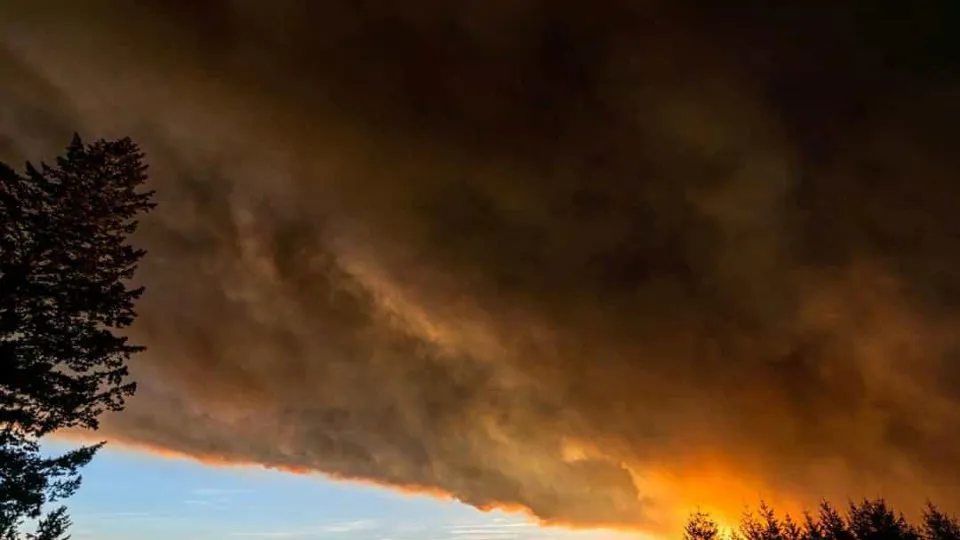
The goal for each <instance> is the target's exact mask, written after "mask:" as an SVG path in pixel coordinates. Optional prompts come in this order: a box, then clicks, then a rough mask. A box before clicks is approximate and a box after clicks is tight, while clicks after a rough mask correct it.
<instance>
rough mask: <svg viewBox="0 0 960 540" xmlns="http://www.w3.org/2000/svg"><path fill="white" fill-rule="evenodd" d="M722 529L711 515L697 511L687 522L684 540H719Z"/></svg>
mask: <svg viewBox="0 0 960 540" xmlns="http://www.w3.org/2000/svg"><path fill="white" fill-rule="evenodd" d="M719 538H720V529H719V528H718V527H717V524H716V522H714V521H713V520H712V519H711V518H710V516H709V515H707V514H706V513H704V512H700V511H697V512H695V513H694V514H693V515H691V516H690V519H689V520H687V526H686V527H685V528H684V530H683V540H719Z"/></svg>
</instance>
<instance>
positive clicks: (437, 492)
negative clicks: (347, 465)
mask: <svg viewBox="0 0 960 540" xmlns="http://www.w3.org/2000/svg"><path fill="white" fill-rule="evenodd" d="M51 439H54V440H58V441H61V442H72V443H77V444H96V443H99V442H101V441H106V442H107V444H108V446H109V448H110V449H111V450H120V451H124V452H134V453H140V454H149V455H152V456H155V457H160V458H163V459H174V460H186V461H193V462H196V463H200V464H202V465H205V466H208V467H216V468H248V469H249V468H260V469H268V470H275V471H280V472H284V473H291V474H296V475H303V476H321V477H324V478H326V479H328V480H332V481H334V482H340V483H351V484H357V485H362V486H368V487H374V488H378V489H387V490H390V491H393V492H395V493H400V494H402V495H405V496H415V497H430V498H434V499H438V500H444V501H457V502H462V501H460V499H459V498H457V497H456V496H455V495H453V494H451V493H449V492H446V491H444V490H442V489H438V488H436V487H434V486H427V485H419V484H395V483H382V482H377V481H375V480H372V479H369V478H359V477H349V476H345V475H339V474H334V473H329V472H325V471H320V470H316V469H310V468H307V467H294V466H290V465H282V464H271V463H258V462H254V461H247V460H242V459H234V458H226V457H224V456H219V455H216V454H207V453H187V452H180V451H178V450H172V449H169V448H163V447H160V446H155V445H151V444H147V443H143V442H138V441H130V440H124V439H116V438H110V437H96V436H93V435H90V434H86V433H79V432H60V433H57V434H56V435H54V436H52V437H51ZM470 506H471V507H473V508H476V509H478V510H480V511H481V512H494V511H502V512H505V513H509V514H517V515H522V516H523V517H524V518H526V519H528V520H529V521H530V522H532V523H535V524H536V525H539V526H542V527H555V528H562V529H567V530H572V531H597V530H606V531H610V532H617V533H641V534H651V533H652V532H653V531H650V530H647V529H643V528H640V527H637V526H625V525H623V524H619V523H598V524H595V525H591V526H585V525H583V524H577V523H570V522H566V521H563V520H552V519H551V520H546V519H542V518H539V517H537V516H536V515H534V514H533V512H532V511H531V510H530V509H529V508H527V507H525V506H523V505H519V504H509V503H496V504H489V505H475V504H471V505H470Z"/></svg>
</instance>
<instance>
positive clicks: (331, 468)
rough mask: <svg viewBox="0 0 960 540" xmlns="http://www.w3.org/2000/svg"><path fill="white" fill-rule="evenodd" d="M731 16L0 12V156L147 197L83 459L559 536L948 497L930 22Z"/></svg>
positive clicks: (717, 7) (129, 7)
mask: <svg viewBox="0 0 960 540" xmlns="http://www.w3.org/2000/svg"><path fill="white" fill-rule="evenodd" d="M734 4H735V5H730V3H729V2H726V3H719V2H716V3H711V2H700V3H693V2H689V3H684V2H680V3H677V2H669V3H657V2H626V1H624V2H619V1H613V0H610V1H601V2H591V3H589V4H587V3H582V2H564V1H560V2H535V1H533V0H527V1H514V2H507V1H493V2H490V1H486V2H480V1H466V2H458V3H448V2H434V1H425V2H420V3H416V4H411V3H409V2H404V3H400V2H390V1H387V2H353V1H351V2H347V1H330V2H293V1H285V0H280V1H274V2H268V3H264V2H255V1H252V0H235V1H226V0H221V1H206V2H203V1H197V2H186V1H169V0H167V1H163V2H160V1H156V2H154V1H144V2H136V3H126V2H119V1H118V2H107V1H90V2H84V3H67V2H63V3H61V2H53V1H46V2H45V1H39V2H38V1H33V2H25V1H23V2H21V1H12V2H9V1H8V2H4V3H3V6H2V7H0V21H3V22H2V23H0V24H2V25H3V33H2V35H3V36H4V37H3V42H2V43H3V46H4V50H3V52H2V54H0V73H2V74H3V76H4V80H5V83H4V85H3V87H2V88H0V97H2V98H3V99H2V104H0V129H2V133H0V150H2V152H3V153H4V155H5V157H7V158H9V159H14V160H21V159H24V158H28V157H29V158H33V159H36V158H38V157H41V156H43V155H50V152H52V151H53V150H51V149H55V148H57V146H58V145H62V144H63V143H64V142H66V137H65V134H69V132H70V131H71V130H74V129H78V130H80V131H82V132H83V133H85V134H87V135H88V136H91V137H92V136H113V135H126V134H130V135H132V136H134V137H135V138H136V139H137V140H138V141H140V142H141V143H142V145H143V147H144V149H145V150H146V151H147V153H148V155H149V156H150V160H151V163H152V167H153V168H152V171H153V182H154V185H155V187H156V189H157V190H158V196H159V198H160V201H159V202H160V207H159V209H158V211H157V212H156V213H155V214H154V215H152V216H151V217H150V218H149V219H148V220H147V221H146V222H145V223H144V227H143V231H142V235H141V241H142V242H143V243H144V245H145V246H146V247H147V248H148V249H149V252H150V256H149V259H148V260H147V261H146V262H145V264H144V266H143V268H142V272H141V279H142V280H143V281H144V282H145V283H146V284H147V285H148V287H149V293H148V295H147V297H145V299H144V301H143V304H142V307H141V310H140V311H141V317H140V321H139V323H138V326H137V328H136V334H137V336H138V338H139V339H140V341H142V342H143V343H144V344H146V345H147V346H148V347H149V352H148V353H146V354H145V355H144V356H143V358H142V359H140V360H138V363H137V365H136V366H135V373H136V375H137V378H138V379H139V381H140V383H141V391H140V393H139V395H138V396H137V398H135V399H134V400H133V401H131V403H130V405H129V408H128V410H127V411H125V412H124V413H123V414H120V415H117V416H115V417H112V418H110V419H109V421H108V422H106V424H105V429H106V430H107V431H108V432H109V433H110V435H111V436H114V437H117V438H120V439H125V440H128V441H131V442H135V443H141V444H150V445H153V446H156V447H160V448H166V449H171V450H175V451H179V452H186V453H190V454H194V455H198V456H207V457H211V456H215V457H220V458H225V459H228V460H236V461H243V462H251V461H252V462H260V463H264V464H267V465H272V466H283V467H288V468H297V469H309V470H317V471H322V472H326V473H330V474H334V475H337V476H342V477H348V478H357V479H365V480H374V481H378V482H382V483H386V484H391V485H396V486H406V487H415V488H420V489H425V490H437V489H439V490H442V491H446V492H449V493H451V494H452V495H454V496H456V497H458V498H460V499H461V500H463V501H465V502H468V503H470V504H474V505H477V506H481V507H486V506H493V505H505V506H511V507H516V506H522V507H526V508H527V509H529V510H530V511H531V512H533V513H534V514H535V515H537V516H539V517H540V518H543V519H544V520H547V521H553V522H566V523H572V524H576V525H596V524H619V525H637V526H641V527H649V528H656V527H658V526H664V524H666V523H669V522H671V520H673V519H674V518H675V516H676V515H677V512H681V513H685V512H686V511H687V510H688V508H687V507H685V506H683V505H688V504H696V503H701V504H706V505H711V506H716V507H718V508H731V509H733V510H734V511H735V512H736V511H738V510H739V507H740V506H739V505H740V503H741V502H742V501H741V500H740V499H737V497H740V496H741V494H743V493H747V496H752V495H753V494H754V493H760V492H763V493H768V494H774V495H776V496H781V497H783V498H785V499H786V500H790V501H799V502H815V501H816V500H817V499H818V498H819V497H820V496H824V495H826V496H833V497H846V496H859V495H872V494H876V493H878V492H882V493H883V494H884V495H888V496H892V497H891V498H899V499H900V500H902V502H904V503H907V504H914V505H919V504H920V503H921V502H922V501H923V500H925V499H926V498H927V497H932V498H934V499H939V500H941V501H943V503H944V504H946V505H948V506H949V505H953V506H956V505H957V504H960V492H958V491H957V489H958V488H957V486H958V485H960V482H958V481H957V480H958V479H960V465H958V464H960V453H958V449H960V440H958V434H957V430H956V429H955V427H956V426H957V425H960V424H958V423H960V391H958V384H960V368H958V367H957V366H958V365H960V364H958V363H957V360H956V355H957V353H958V352H960V351H958V343H957V342H956V337H955V336H956V335H957V332H956V330H957V314H958V310H957V307H958V299H960V292H958V291H960V260H958V258H957V257H958V256H957V254H958V253H960V220H958V219H957V218H956V217H955V214H956V209H957V207H958V204H960V185H958V184H957V183H956V178H957V171H958V163H957V161H958V156H960V153H958V152H957V151H956V150H957V149H956V145H955V143H954V140H955V139H956V136H955V133H954V131H955V127H954V126H955V125H956V121H957V120H960V115H958V112H960V111H958V103H960V100H958V99H957V97H958V95H957V92H958V86H957V75H958V71H957V68H958V58H957V53H956V52H955V51H960V47H958V46H957V45H958V44H957V43H956V38H955V37H953V36H952V34H951V33H950V31H949V29H950V28H952V27H953V26H954V23H956V22H958V17H957V8H956V7H955V6H954V5H953V3H952V2H948V1H944V2H933V1H931V2H918V3H914V4H910V5H905V4H902V3H893V2H875V1H874V2H866V1H863V2H859V1H852V2H845V3H843V5H841V6H835V7H831V8H824V9H817V8H814V7H811V6H809V5H808V4H803V3H799V2H797V3H789V4H791V5H787V4H783V3H778V4H777V6H776V7H773V6H772V5H771V6H769V7H762V6H761V7H758V6H754V5H753V4H756V3H747V2H741V3H734ZM737 4H739V5H737ZM706 469H709V470H710V471H712V472H711V474H714V475H715V476H714V477H711V478H720V477H723V478H728V479H729V481H727V483H726V484H723V485H717V486H713V484H709V482H707V480H703V482H700V483H698V482H697V480H696V478H695V476H696V475H699V474H704V472H703V471H704V470H706ZM704 478H706V477H704ZM691 486H693V487H691ZM696 486H700V487H696ZM704 486H707V487H704ZM710 486H713V487H710ZM744 486H749V487H744ZM708 488H709V489H708ZM894 488H896V490H897V491H896V493H895V494H893V493H890V491H889V490H893V489H894ZM750 490H753V491H752V492H751V491H750Z"/></svg>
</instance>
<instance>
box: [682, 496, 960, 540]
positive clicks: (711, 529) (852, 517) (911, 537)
mask: <svg viewBox="0 0 960 540" xmlns="http://www.w3.org/2000/svg"><path fill="white" fill-rule="evenodd" d="M683 538H684V540H725V539H726V540H960V522H958V520H957V518H956V516H953V515H950V514H947V513H945V512H943V511H941V510H940V509H938V508H937V507H936V506H934V505H933V504H928V505H927V507H926V508H925V509H924V511H923V513H922V515H921V516H920V519H919V521H916V522H911V521H909V520H907V518H906V517H904V515H903V514H902V513H900V512H898V511H897V510H895V509H893V508H892V507H891V506H890V505H889V504H888V503H887V502H886V501H885V500H884V499H865V500H863V501H861V502H851V503H849V504H848V505H847V508H846V510H845V511H843V512H841V511H840V510H838V509H837V508H836V507H835V506H833V505H831V504H830V503H827V502H824V503H822V504H821V505H820V507H819V508H818V509H817V511H816V512H805V513H804V514H803V515H802V516H800V517H799V518H794V517H791V516H790V515H788V514H783V515H778V514H777V512H776V511H775V510H774V509H773V508H771V507H770V506H768V505H766V504H761V505H760V508H759V509H758V510H757V511H755V512H746V513H745V514H744V515H743V518H742V519H741V521H740V527H739V528H738V529H737V530H735V531H721V530H720V528H719V527H718V526H717V523H716V522H715V521H714V520H713V519H712V518H711V517H710V515H708V514H706V513H703V512H696V513H694V514H693V515H691V516H690V520H689V521H688V522H687V526H686V528H685V529H684V534H683Z"/></svg>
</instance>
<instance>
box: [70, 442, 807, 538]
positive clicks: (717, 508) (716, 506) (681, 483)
mask: <svg viewBox="0 0 960 540" xmlns="http://www.w3.org/2000/svg"><path fill="white" fill-rule="evenodd" d="M51 438H52V439H54V440H59V441H61V442H72V443H77V444H95V443H98V442H100V441H103V440H106V441H107V443H108V446H109V448H110V449H111V450H114V451H117V450H119V451H121V452H132V453H139V454H149V455H152V456H156V457H160V458H163V459H173V460H185V461H192V462H195V463H200V464H202V465H204V466H208V467H216V468H246V469H267V470H275V471H280V472H284V473H290V474H296V475H307V476H320V477H323V478H326V479H328V480H331V481H334V482H338V483H351V484H356V485H361V486H368V487H374V488H378V489H386V490H389V491H392V492H395V493H399V494H402V495H405V496H414V497H430V498H434V499H437V500H444V501H456V502H462V501H461V500H460V499H459V498H458V497H456V496H455V495H453V494H451V493H449V492H447V491H444V490H441V489H438V488H436V487H434V486H428V485H418V484H394V483H382V482H377V481H376V480H372V479H369V478H359V477H349V476H345V475H339V474H334V473H329V472H325V471H321V470H316V469H310V468H307V467H295V466H290V465H284V464H274V463H259V462H254V461H248V460H243V459H236V458H232V457H230V458H228V457H224V456H222V455H217V454H213V453H187V452H181V451H178V450H173V449H169V448H164V447H160V446H155V445H151V444H148V443H143V442H139V441H132V440H126V439H117V438H111V437H96V436H94V435H93V434H90V433H85V432H74V431H68V432H60V433H57V434H55V435H54V436H52V437H51ZM628 470H630V472H631V474H632V475H633V477H634V479H635V482H636V484H637V485H638V486H639V487H641V489H642V490H643V495H644V496H649V497H651V498H652V500H654V501H656V504H657V509H658V510H657V511H658V514H659V515H658V519H657V522H656V523H653V524H649V525H638V524H623V523H602V522H600V523H593V524H589V525H585V524H582V523H571V522H568V521H564V520H562V519H543V518H540V517H538V516H536V515H535V514H534V513H533V512H532V511H531V510H530V509H529V508H527V507H525V506H523V505H519V504H511V503H501V502H498V503H494V504H487V505H476V504H470V506H472V507H474V508H477V509H478V510H480V511H482V512H493V511H501V512H505V513H508V514H515V515H519V516H523V517H524V518H525V519H527V520H528V521H529V522H531V523H533V524H536V525H538V526H541V527H549V528H559V529H565V530H570V531H606V532H610V533H615V534H619V535H630V536H629V537H633V538H642V537H646V538H676V537H679V536H680V535H681V531H682V527H683V522H684V520H685V519H686V518H687V517H688V516H689V515H690V514H691V513H692V512H695V511H704V512H707V513H709V514H710V515H711V516H712V517H713V519H714V520H715V521H716V522H717V523H718V525H719V526H720V528H721V530H727V531H730V530H735V529H736V527H737V523H738V521H739V519H740V517H741V516H742V515H743V512H744V511H746V510H749V509H750V507H751V505H755V503H756V502H757V501H759V500H761V499H763V500H766V501H768V502H770V503H772V504H773V505H775V506H776V508H778V510H784V511H786V512H789V513H790V514H791V515H793V516H798V515H800V514H801V513H802V512H803V510H804V506H803V504H802V503H801V502H799V501H798V500H796V499H793V498H791V497H787V496H783V494H779V493H776V492H774V491H771V490H770V489H768V488H767V487H766V486H764V483H763V482H762V481H760V480H759V479H755V478H748V477H745V476H744V475H742V474H741V471H737V470H736V468H735V467H732V466H730V464H728V463H726V462H725V460H723V459H721V458H716V457H705V458H703V459H701V460H698V464H697V465H696V466H693V467H691V468H690V469H689V470H684V471H682V472H677V471H666V470H664V471H657V470H650V471H644V472H642V473H641V472H638V471H636V470H634V469H632V468H628ZM720 494H722V497H720Z"/></svg>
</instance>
